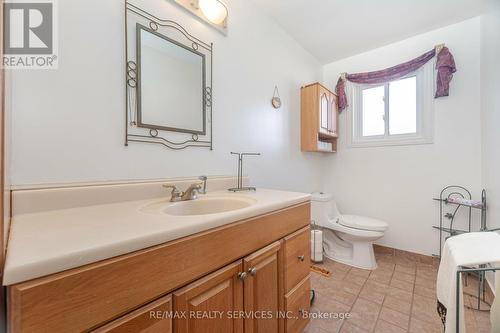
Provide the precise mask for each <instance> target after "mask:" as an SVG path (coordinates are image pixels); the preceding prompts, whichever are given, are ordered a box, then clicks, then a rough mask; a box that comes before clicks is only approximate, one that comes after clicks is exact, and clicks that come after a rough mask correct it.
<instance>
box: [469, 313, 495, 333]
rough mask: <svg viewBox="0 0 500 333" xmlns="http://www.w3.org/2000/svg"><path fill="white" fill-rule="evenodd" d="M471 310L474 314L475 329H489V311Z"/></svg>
mask: <svg viewBox="0 0 500 333" xmlns="http://www.w3.org/2000/svg"><path fill="white" fill-rule="evenodd" d="M472 312H473V314H474V317H475V318H476V327H477V329H478V330H488V331H489V330H490V329H491V323H490V313H489V312H485V311H477V310H473V311H472Z"/></svg>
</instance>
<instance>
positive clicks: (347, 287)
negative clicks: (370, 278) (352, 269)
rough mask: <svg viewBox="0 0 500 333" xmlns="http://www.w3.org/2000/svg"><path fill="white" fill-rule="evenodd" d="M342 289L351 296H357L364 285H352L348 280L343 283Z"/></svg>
mask: <svg viewBox="0 0 500 333" xmlns="http://www.w3.org/2000/svg"><path fill="white" fill-rule="evenodd" d="M340 288H341V289H342V290H343V291H345V292H348V293H350V294H353V295H356V296H357V295H358V294H359V292H360V291H361V288H363V284H356V283H352V282H350V281H348V280H344V281H342V284H341V286H340Z"/></svg>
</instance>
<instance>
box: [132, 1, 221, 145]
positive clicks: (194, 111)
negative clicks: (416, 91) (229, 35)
mask: <svg viewBox="0 0 500 333" xmlns="http://www.w3.org/2000/svg"><path fill="white" fill-rule="evenodd" d="M125 9H126V15H125V59H126V64H125V84H126V86H125V87H126V94H125V146H128V145H129V144H130V143H132V142H133V143H140V144H145V143H148V144H156V145H162V146H164V147H167V148H170V149H175V150H179V149H185V148H189V147H203V148H210V149H213V145H212V142H213V140H212V137H213V133H212V128H213V126H212V108H213V101H212V81H213V80H212V67H213V65H212V50H213V44H212V43H207V42H204V41H203V40H201V39H199V38H197V37H195V36H194V35H193V34H192V33H190V32H189V31H188V30H187V29H186V28H185V27H183V26H182V25H180V24H179V23H177V22H175V21H173V20H171V19H168V18H161V14H162V13H163V12H162V11H161V10H159V11H158V13H150V12H148V11H145V10H144V9H141V8H139V7H137V6H136V5H134V4H132V3H130V2H128V1H126V2H125Z"/></svg>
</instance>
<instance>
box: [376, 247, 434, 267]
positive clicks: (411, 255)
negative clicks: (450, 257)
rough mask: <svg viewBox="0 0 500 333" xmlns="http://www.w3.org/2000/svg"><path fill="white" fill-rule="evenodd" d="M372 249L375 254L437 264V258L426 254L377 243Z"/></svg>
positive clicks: (426, 263)
mask: <svg viewBox="0 0 500 333" xmlns="http://www.w3.org/2000/svg"><path fill="white" fill-rule="evenodd" d="M373 250H374V251H375V253H376V254H386V255H392V256H394V257H398V258H402V259H406V260H411V261H415V262H419V263H422V264H425V265H433V266H436V267H437V266H439V259H438V258H435V257H433V256H427V255H425V254H420V253H415V252H410V251H405V250H400V249H395V248H392V247H389V246H384V245H378V244H373Z"/></svg>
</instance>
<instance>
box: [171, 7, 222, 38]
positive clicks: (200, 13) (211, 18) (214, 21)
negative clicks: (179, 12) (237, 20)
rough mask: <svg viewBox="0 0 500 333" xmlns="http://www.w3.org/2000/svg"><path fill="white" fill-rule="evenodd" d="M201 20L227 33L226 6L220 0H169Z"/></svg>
mask: <svg viewBox="0 0 500 333" xmlns="http://www.w3.org/2000/svg"><path fill="white" fill-rule="evenodd" d="M171 1H172V2H175V3H176V4H177V5H179V6H181V7H182V8H184V9H185V10H187V11H189V12H190V13H191V14H193V15H194V16H196V17H197V18H198V19H200V20H202V21H203V22H205V23H207V24H209V25H211V26H212V27H214V28H216V29H217V30H219V31H220V32H222V33H223V34H224V35H227V20H228V16H229V12H228V9H227V6H226V5H225V4H224V3H223V2H222V1H220V0H171Z"/></svg>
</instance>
